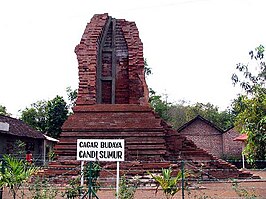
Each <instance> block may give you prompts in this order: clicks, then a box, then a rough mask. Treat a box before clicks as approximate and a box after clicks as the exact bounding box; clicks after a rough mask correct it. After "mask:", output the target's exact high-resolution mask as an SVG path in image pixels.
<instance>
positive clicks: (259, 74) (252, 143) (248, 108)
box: [232, 45, 266, 163]
mask: <svg viewBox="0 0 266 199" xmlns="http://www.w3.org/2000/svg"><path fill="white" fill-rule="evenodd" d="M264 50H265V49H264V46H262V45H260V46H259V47H257V48H255V50H254V51H250V52H249V55H250V58H251V61H253V62H255V63H253V64H249V63H248V64H243V63H240V64H237V70H238V71H239V73H240V75H242V79H240V78H239V75H237V74H233V76H232V80H233V84H234V85H237V84H239V85H240V86H241V87H242V88H243V89H244V90H245V93H246V95H239V96H238V98H237V99H235V100H234V102H233V104H232V107H233V112H234V114H235V115H236V120H235V126H236V127H237V128H238V130H239V131H240V132H242V133H246V134H247V135H248V140H247V145H246V148H245V152H246V156H247V158H248V161H249V162H250V163H253V162H254V161H255V160H256V159H257V160H265V159H266V147H265V146H266V131H265V129H266V88H265V79H266V64H265V60H264Z"/></svg>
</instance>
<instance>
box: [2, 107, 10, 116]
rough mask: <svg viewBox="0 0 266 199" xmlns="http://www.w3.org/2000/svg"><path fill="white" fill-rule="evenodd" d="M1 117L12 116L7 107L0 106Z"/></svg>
mask: <svg viewBox="0 0 266 199" xmlns="http://www.w3.org/2000/svg"><path fill="white" fill-rule="evenodd" d="M0 115H5V116H10V115H11V114H10V113H8V112H7V110H6V107H5V106H2V105H0Z"/></svg>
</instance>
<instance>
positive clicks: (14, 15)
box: [0, 0, 266, 117]
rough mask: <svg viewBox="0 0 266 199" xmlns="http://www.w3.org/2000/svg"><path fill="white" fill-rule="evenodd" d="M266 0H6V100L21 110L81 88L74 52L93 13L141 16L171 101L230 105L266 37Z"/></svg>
mask: <svg viewBox="0 0 266 199" xmlns="http://www.w3.org/2000/svg"><path fill="white" fill-rule="evenodd" d="M265 8H266V1H264V0H145V1H143V0H135V1H128V0H112V1H110V0H98V1H88V0H86V1H85V0H75V1H74V0H46V1H36V0H24V1H20V0H9V1H1V2H0V34H1V37H0V55H1V57H0V68H1V77H0V104H1V105H4V106H6V107H7V110H8V111H9V112H11V113H12V114H13V116H15V117H16V116H18V113H17V112H18V110H19V109H24V108H25V107H26V106H29V105H30V104H31V103H33V102H36V101H37V100H43V99H45V100H47V99H52V98H53V97H55V96H56V95H57V94H58V95H64V96H65V93H66V92H65V89H66V87H68V86H71V87H72V88H77V85H78V63H77V59H76V55H75V53H74V48H75V46H76V45H77V44H78V43H79V42H80V39H81V36H82V34H83V31H84V29H85V26H86V24H87V23H88V22H89V21H90V19H91V18H92V16H93V15H94V14H98V13H109V15H111V16H112V17H115V18H124V19H126V20H128V21H135V22H136V24H137V27H138V29H139V32H140V38H141V40H142V42H143V45H144V57H145V58H147V60H148V64H149V66H150V67H151V68H152V72H153V75H151V76H150V77H148V79H147V82H148V85H149V87H151V88H153V89H154V90H155V91H157V92H158V93H160V94H167V95H168V100H169V101H175V102H178V101H179V100H185V101H188V102H191V103H194V102H203V103H207V102H210V103H212V104H214V105H217V106H219V107H220V108H221V109H225V108H226V107H227V106H229V105H230V103H231V100H232V99H234V98H235V97H236V94H237V93H238V92H239V91H240V90H239V89H236V88H234V87H233V86H232V83H231V79H230V77H231V74H232V73H233V72H234V67H235V65H236V64H237V63H238V62H247V61H248V58H249V57H248V51H249V50H251V49H253V48H255V47H256V46H258V45H259V44H264V45H265V44H266V26H265V25H264V22H265V18H266V16H265Z"/></svg>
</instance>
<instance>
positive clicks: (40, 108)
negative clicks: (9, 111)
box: [21, 96, 68, 138]
mask: <svg viewBox="0 0 266 199" xmlns="http://www.w3.org/2000/svg"><path fill="white" fill-rule="evenodd" d="M67 116H68V107H67V104H66V102H65V101H64V99H63V97H61V96H56V97H55V98H54V99H52V100H48V101H44V100H43V101H37V102H36V103H33V104H31V107H30V108H26V109H25V110H23V111H22V112H21V120H23V121H24V122H25V123H27V124H28V125H30V126H31V127H33V128H35V129H36V130H39V131H42V132H43V133H47V135H49V136H51V137H54V138H58V137H59V135H60V133H61V126H62V125H63V123H64V122H65V121H66V119H67Z"/></svg>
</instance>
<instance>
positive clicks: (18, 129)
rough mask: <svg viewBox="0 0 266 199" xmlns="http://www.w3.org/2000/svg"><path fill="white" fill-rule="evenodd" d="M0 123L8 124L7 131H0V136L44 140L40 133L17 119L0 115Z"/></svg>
mask: <svg viewBox="0 0 266 199" xmlns="http://www.w3.org/2000/svg"><path fill="white" fill-rule="evenodd" d="M0 122H3V123H8V124H9V131H0V134H8V135H14V136H19V137H31V138H36V139H44V136H43V134H42V133H41V132H40V131H37V130H35V129H33V128H32V127H30V126H29V125H27V124H25V123H24V122H23V121H21V120H19V119H15V118H12V117H9V116H4V115H0Z"/></svg>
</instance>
